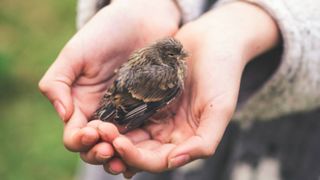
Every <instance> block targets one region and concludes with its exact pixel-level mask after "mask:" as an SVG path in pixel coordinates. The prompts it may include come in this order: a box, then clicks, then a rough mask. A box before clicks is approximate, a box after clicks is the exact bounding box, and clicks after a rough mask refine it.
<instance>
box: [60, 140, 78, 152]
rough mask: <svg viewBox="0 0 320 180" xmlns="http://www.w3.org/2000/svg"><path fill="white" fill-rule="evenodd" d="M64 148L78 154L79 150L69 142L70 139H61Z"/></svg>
mask: <svg viewBox="0 0 320 180" xmlns="http://www.w3.org/2000/svg"><path fill="white" fill-rule="evenodd" d="M63 145H64V147H65V148H66V149H67V150H68V151H71V152H79V149H78V148H76V146H75V144H74V143H73V142H72V141H71V140H70V138H66V137H64V138H63Z"/></svg>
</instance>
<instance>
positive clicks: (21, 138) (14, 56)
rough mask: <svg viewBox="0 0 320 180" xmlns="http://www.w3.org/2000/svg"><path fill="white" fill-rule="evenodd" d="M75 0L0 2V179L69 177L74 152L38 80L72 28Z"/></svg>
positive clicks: (71, 32)
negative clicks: (40, 88)
mask: <svg viewBox="0 0 320 180" xmlns="http://www.w3.org/2000/svg"><path fill="white" fill-rule="evenodd" d="M75 7H76V5H75V1H57V0H28V1H20V0H1V1H0V117H1V119H0V142H1V148H0V179H3V180H20V179H23V180H38V179H39V180H43V179H45V180H50V179H52V180H53V179H59V180H64V179H65V180H67V179H72V178H73V175H74V173H75V169H76V165H77V161H78V160H77V159H78V157H77V155H76V154H74V153H69V152H68V151H67V150H65V148H64V147H63V144H62V140H61V139H62V123H61V122H60V120H59V119H58V116H57V115H56V113H55V112H54V110H53V108H52V106H51V104H50V103H49V102H48V101H47V100H46V99H45V98H44V97H43V96H42V95H41V94H40V93H39V92H38V87H37V84H38V81H39V80H40V78H41V76H42V75H43V73H44V72H45V71H46V69H47V68H48V67H49V65H50V64H51V63H52V62H53V61H54V59H55V57H56V56H57V55H58V53H59V51H60V49H61V48H62V47H63V45H64V44H65V43H66V42H67V41H68V39H69V38H70V37H71V36H72V34H73V33H74V32H75V28H74V16H75Z"/></svg>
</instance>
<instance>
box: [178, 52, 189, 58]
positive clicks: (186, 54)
mask: <svg viewBox="0 0 320 180" xmlns="http://www.w3.org/2000/svg"><path fill="white" fill-rule="evenodd" d="M188 56H189V54H188V53H187V52H186V51H184V50H182V53H181V56H180V58H181V59H184V58H186V57H188Z"/></svg>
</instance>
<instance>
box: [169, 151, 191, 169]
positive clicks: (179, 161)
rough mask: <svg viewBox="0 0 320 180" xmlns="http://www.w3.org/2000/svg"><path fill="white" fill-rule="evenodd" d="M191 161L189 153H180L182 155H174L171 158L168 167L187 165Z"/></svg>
mask: <svg viewBox="0 0 320 180" xmlns="http://www.w3.org/2000/svg"><path fill="white" fill-rule="evenodd" d="M189 161H190V156H189V155H187V154H184V155H180V156H177V157H174V158H172V159H170V160H169V164H168V168H169V169H172V168H177V167H180V166H182V165H185V164H186V163H187V162H189Z"/></svg>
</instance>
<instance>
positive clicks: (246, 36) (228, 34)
mask: <svg viewBox="0 0 320 180" xmlns="http://www.w3.org/2000/svg"><path fill="white" fill-rule="evenodd" d="M190 27H191V29H193V30H192V31H193V32H195V33H194V35H190V36H191V38H192V37H193V39H197V40H196V41H198V43H197V42H195V44H198V45H199V46H200V47H199V48H201V47H205V48H206V47H207V48H210V49H211V52H214V51H215V49H216V50H217V51H219V53H221V49H224V51H225V52H224V53H225V54H227V55H226V56H228V54H236V55H238V56H240V58H234V59H238V60H239V61H241V63H243V65H245V64H246V63H248V62H249V61H250V60H251V59H253V58H254V57H256V56H258V55H259V54H261V53H263V52H265V51H267V50H269V49H271V48H273V47H274V46H276V45H277V43H278V41H279V36H280V35H279V30H278V28H277V25H276V23H275V22H274V20H273V19H272V18H271V17H270V16H269V14H267V13H266V12H265V11H264V10H262V9H261V8H259V7H257V6H255V5H253V4H250V3H246V2H234V3H229V4H226V5H224V6H221V7H219V8H217V9H215V10H213V11H211V12H209V13H207V14H205V15H203V16H202V17H201V18H199V19H198V20H196V21H195V22H192V23H189V24H187V25H186V27H185V28H186V29H190ZM196 35H197V36H196ZM194 37H197V38H194Z"/></svg>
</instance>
